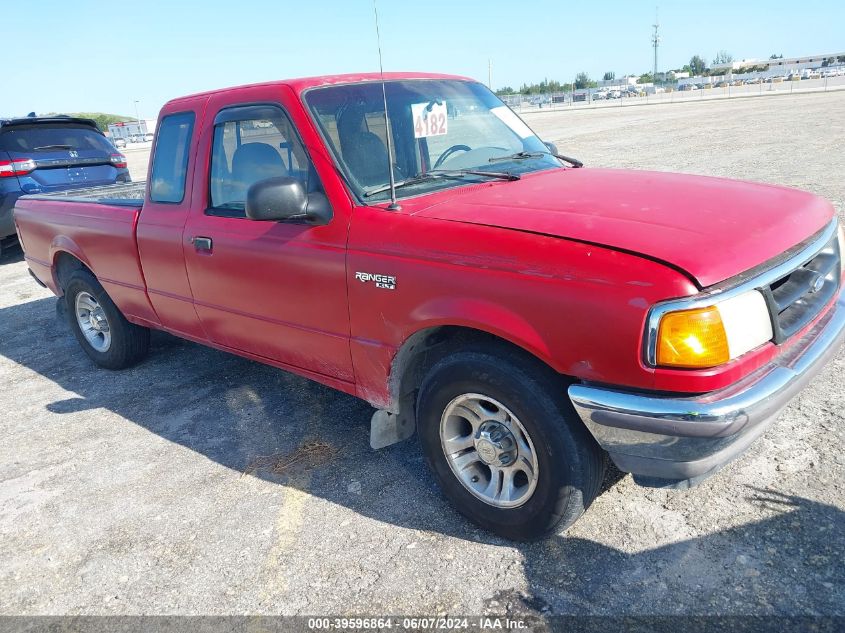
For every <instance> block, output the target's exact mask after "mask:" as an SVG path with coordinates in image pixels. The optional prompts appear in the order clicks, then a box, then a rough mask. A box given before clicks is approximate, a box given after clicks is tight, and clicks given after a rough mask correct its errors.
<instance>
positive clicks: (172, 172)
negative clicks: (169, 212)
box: [150, 112, 195, 204]
mask: <svg viewBox="0 0 845 633" xmlns="http://www.w3.org/2000/svg"><path fill="white" fill-rule="evenodd" d="M194 118H195V117H194V113H193V112H180V113H178V114H170V115H168V116H166V117H164V118H163V119H162V121H161V123H160V124H159V126H158V139H157V140H156V147H155V156H154V157H153V163H152V168H151V170H150V200H151V201H153V202H164V203H170V204H178V203H180V202H182V200H183V199H184V198H185V180H186V178H187V175H188V157H189V155H190V149H191V136H192V134H193V130H194Z"/></svg>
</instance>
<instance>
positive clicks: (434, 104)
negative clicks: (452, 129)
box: [411, 101, 448, 138]
mask: <svg viewBox="0 0 845 633" xmlns="http://www.w3.org/2000/svg"><path fill="white" fill-rule="evenodd" d="M411 116H413V117H414V138H427V137H429V136H443V135H444V134H446V130H447V122H448V117H447V116H446V102H445V101H429V102H428V103H412V104H411Z"/></svg>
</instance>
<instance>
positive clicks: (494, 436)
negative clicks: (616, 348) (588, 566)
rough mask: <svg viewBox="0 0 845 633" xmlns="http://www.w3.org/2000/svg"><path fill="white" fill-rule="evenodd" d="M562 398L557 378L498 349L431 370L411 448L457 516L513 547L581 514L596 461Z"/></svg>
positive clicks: (599, 468) (596, 483) (598, 469)
mask: <svg viewBox="0 0 845 633" xmlns="http://www.w3.org/2000/svg"><path fill="white" fill-rule="evenodd" d="M563 394H565V384H563V381H562V380H561V379H560V378H559V377H558V376H557V375H556V374H554V373H553V372H551V371H550V370H548V371H546V370H545V368H543V367H539V366H536V365H534V364H532V363H531V362H530V361H527V360H526V359H525V358H524V357H523V356H522V355H521V354H519V353H516V352H514V351H513V350H510V349H508V348H504V347H503V348H501V349H495V350H492V351H491V350H488V349H485V348H482V347H479V348H478V349H472V350H469V349H468V350H464V351H461V352H458V353H455V354H453V355H451V356H449V357H447V358H445V359H443V360H442V361H440V362H439V363H438V364H437V365H435V366H434V367H433V368H432V369H431V371H430V372H429V374H428V376H427V377H426V378H425V380H424V381H423V384H422V387H421V389H420V394H419V400H418V415H417V420H418V425H419V428H418V430H419V435H420V441H421V442H422V446H423V451H424V453H425V455H426V459H427V461H428V464H429V466H430V467H431V469H432V470H433V471H434V474H435V476H436V477H437V479H438V482H439V483H440V486H441V487H442V489H443V491H444V493H445V495H446V496H447V497H448V498H449V500H450V501H451V502H452V503H453V504H454V506H455V507H456V508H457V510H458V511H459V512H461V513H462V514H464V515H465V516H466V517H468V518H469V519H471V520H472V521H474V522H475V523H477V524H478V525H480V526H481V527H483V528H485V529H488V530H490V531H492V532H495V533H496V534H499V535H501V536H504V537H506V538H510V539H515V540H534V539H538V538H541V537H543V536H546V535H547V534H549V533H551V532H553V531H555V530H557V529H564V528H566V527H569V526H570V525H572V523H574V522H575V521H576V520H577V519H578V518H579V517H580V516H581V514H583V512H584V510H585V509H586V508H587V507H588V506H589V505H590V503H591V502H592V501H593V499H594V498H595V496H596V495H597V494H598V491H599V487H600V485H601V482H602V478H603V476H604V466H605V461H604V453H603V452H602V450H601V449H600V448H599V446H598V445H597V444H596V442H595V440H593V438H592V437H591V436H590V435H589V433H588V432H587V431H586V429H584V427H583V425H582V424H581V422H580V420H577V419H576V417H575V416H576V414H575V412H574V410H572V407H571V405H570V404H569V403H568V401H566V400H565V399H564V397H563Z"/></svg>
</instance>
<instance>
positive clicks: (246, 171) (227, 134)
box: [208, 106, 320, 217]
mask: <svg viewBox="0 0 845 633" xmlns="http://www.w3.org/2000/svg"><path fill="white" fill-rule="evenodd" d="M232 110H233V111H235V110H240V111H242V112H243V115H244V116H245V117H246V116H249V118H234V120H231V119H230V117H228V116H227V115H226V114H225V113H226V110H223V111H222V112H221V113H220V115H218V117H217V120H216V123H215V126H214V141H213V145H212V150H211V169H210V183H209V189H210V196H211V208H210V209H209V210H208V213H209V214H210V215H222V216H226V217H246V212H245V206H246V196H247V191H249V188H250V187H251V186H252V185H253V184H255V183H256V182H259V181H260V180H265V179H267V178H277V177H280V176H282V177H290V178H297V179H299V180H301V181H302V182H303V183H304V184H305V188H306V191H308V192H309V193H311V192H314V191H319V190H320V189H319V182H318V180H317V176H316V173H315V172H314V170H313V167H312V166H311V163H310V161H309V159H308V156H307V154H306V153H305V148H304V147H303V145H302V143H301V142H300V140H299V138H298V136H297V135H296V132H295V130H294V128H293V124H292V123H291V122H290V119H288V117H287V115H285V113H284V112H283V111H282V110H281V109H279V108H276V107H272V106H254V107H249V106H247V107H240V108H233V109H232ZM227 119H230V120H227Z"/></svg>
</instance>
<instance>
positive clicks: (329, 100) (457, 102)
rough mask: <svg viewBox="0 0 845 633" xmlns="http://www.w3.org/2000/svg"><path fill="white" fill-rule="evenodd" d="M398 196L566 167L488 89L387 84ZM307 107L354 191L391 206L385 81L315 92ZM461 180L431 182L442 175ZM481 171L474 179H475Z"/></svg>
mask: <svg viewBox="0 0 845 633" xmlns="http://www.w3.org/2000/svg"><path fill="white" fill-rule="evenodd" d="M385 93H386V97H387V112H388V117H389V119H390V130H391V133H392V138H393V150H394V157H393V176H394V179H395V180H396V181H397V182H401V183H403V186H402V187H401V188H400V189H399V190H397V192H396V193H397V197H400V198H401V197H408V196H416V195H420V194H422V193H427V192H429V191H433V190H437V189H444V188H448V187H459V186H461V185H465V184H469V183H474V182H479V181H484V180H487V179H489V178H490V176H487V175H485V174H484V173H481V172H497V175H498V176H499V177H500V176H501V174H503V173H504V174H511V175H513V176H514V177H518V176H519V175H520V174H523V173H526V172H531V171H538V170H543V169H555V168H561V167H562V165H561V163H560V161H558V160H557V159H556V158H554V157H553V156H551V155H549V153H548V148H547V147H546V146H545V145H544V144H543V142H542V141H541V140H540V139H539V138H537V136H536V135H535V134H534V132H532V131H531V129H530V128H529V127H528V126H527V125H525V123H523V122H522V120H521V119H520V118H519V117H518V116H517V115H516V114H514V113H513V111H511V110H510V108H508V107H507V106H506V105H505V104H503V103H502V102H501V101H500V100H499V99H498V98H497V97H496V96H495V95H494V94H493V93H492V92H490V91H489V90H488V89H487V88H486V87H485V86H482V85H481V84H478V83H474V82H470V81H460V80H430V79H421V80H407V81H387V82H386V83H385ZM305 101H306V103H307V105H308V107H309V108H310V110H311V113H312V115H313V116H314V119H315V120H316V121H317V124H318V127H319V128H320V130H321V131H322V134H323V137H324V139H325V140H326V142H327V144H328V145H329V147H330V148H331V151H332V152H333V154H334V156H335V159H336V160H337V162H338V164H339V165H340V167H341V169H342V170H343V172H344V175H345V176H346V179H347V181H348V182H349V184H350V186H351V188H352V189H353V191H354V192H355V193H356V194H357V196H358V197H359V198H361V199H366V200H368V201H380V200H385V199H387V198H388V197H389V196H390V193H389V191H388V190H386V189H385V187H386V186H387V184H388V182H389V179H390V175H389V172H388V162H389V161H388V151H387V135H386V131H385V122H384V98H383V95H382V84H381V83H380V82H367V83H360V84H347V85H339V86H329V87H325V88H315V89H312V90H310V91H308V92H307V93H306V95H305ZM435 170H437V171H440V172H445V171H448V172H450V173H452V174H455V173H457V172H464V173H462V174H461V177H449V178H425V177H421V176H422V175H424V174H427V173H430V172H433V171H434V172H435V173H437V171H435ZM471 172H475V173H471Z"/></svg>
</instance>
